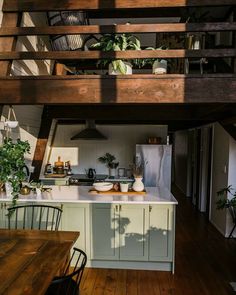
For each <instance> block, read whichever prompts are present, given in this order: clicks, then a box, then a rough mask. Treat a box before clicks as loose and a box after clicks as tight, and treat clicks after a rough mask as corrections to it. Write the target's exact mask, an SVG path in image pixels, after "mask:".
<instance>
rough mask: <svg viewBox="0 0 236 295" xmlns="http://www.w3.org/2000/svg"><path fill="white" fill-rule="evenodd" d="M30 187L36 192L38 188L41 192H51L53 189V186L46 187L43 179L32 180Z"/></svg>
mask: <svg viewBox="0 0 236 295" xmlns="http://www.w3.org/2000/svg"><path fill="white" fill-rule="evenodd" d="M30 188H31V190H32V191H33V192H34V193H36V189H39V190H40V191H41V192H49V191H50V190H51V188H48V187H44V185H43V183H41V181H31V182H30Z"/></svg>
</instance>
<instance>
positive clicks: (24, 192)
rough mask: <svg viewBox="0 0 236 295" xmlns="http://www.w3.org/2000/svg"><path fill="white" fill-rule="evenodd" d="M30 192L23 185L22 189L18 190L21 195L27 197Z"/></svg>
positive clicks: (27, 187) (28, 188)
mask: <svg viewBox="0 0 236 295" xmlns="http://www.w3.org/2000/svg"><path fill="white" fill-rule="evenodd" d="M30 192H31V188H30V187H29V186H27V185H23V186H22V188H21V189H20V194H21V195H29V194H30Z"/></svg>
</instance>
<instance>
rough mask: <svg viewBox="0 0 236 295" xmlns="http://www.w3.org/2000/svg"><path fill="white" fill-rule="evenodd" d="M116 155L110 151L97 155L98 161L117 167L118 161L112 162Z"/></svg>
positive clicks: (109, 166)
mask: <svg viewBox="0 0 236 295" xmlns="http://www.w3.org/2000/svg"><path fill="white" fill-rule="evenodd" d="M115 160H116V157H115V156H114V155H112V154H110V153H106V154H105V155H104V156H102V157H99V158H98V161H99V162H101V163H103V164H105V165H106V166H107V167H108V168H117V167H118V165H119V162H114V161H115Z"/></svg>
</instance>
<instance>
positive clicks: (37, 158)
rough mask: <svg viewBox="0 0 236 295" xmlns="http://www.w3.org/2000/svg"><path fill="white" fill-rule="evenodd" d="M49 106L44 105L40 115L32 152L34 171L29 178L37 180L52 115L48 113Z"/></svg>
mask: <svg viewBox="0 0 236 295" xmlns="http://www.w3.org/2000/svg"><path fill="white" fill-rule="evenodd" d="M48 108H49V107H47V106H44V109H43V113H42V117H41V126H40V130H39V135H38V139H37V143H36V148H35V152H34V158H33V162H32V166H33V167H35V168H34V173H32V174H31V177H30V178H31V179H30V180H38V179H39V176H40V171H41V167H42V163H43V158H44V154H45V151H46V147H47V142H48V137H49V133H50V129H51V125H52V117H51V115H50V113H49V109H48Z"/></svg>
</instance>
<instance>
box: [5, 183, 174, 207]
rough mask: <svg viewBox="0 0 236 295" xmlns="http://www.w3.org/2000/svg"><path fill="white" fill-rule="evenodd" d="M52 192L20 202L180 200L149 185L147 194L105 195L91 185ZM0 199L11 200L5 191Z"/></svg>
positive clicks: (158, 201) (163, 190)
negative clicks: (96, 191) (95, 190)
mask: <svg viewBox="0 0 236 295" xmlns="http://www.w3.org/2000/svg"><path fill="white" fill-rule="evenodd" d="M47 187H50V188H52V190H51V191H50V192H44V193H42V194H41V196H37V195H36V194H34V193H31V194H30V195H20V197H19V200H18V201H19V202H25V201H35V202H47V203H56V202H60V203H126V204H173V205H177V204H178V202H177V200H176V199H175V198H174V196H173V195H172V194H171V192H170V191H169V190H168V189H167V188H160V187H147V188H146V191H147V194H145V195H123V194H121V195H112V194H111V195H107V194H106V195H104V194H91V193H89V192H88V191H89V189H91V187H89V186H56V185H53V186H47ZM0 201H4V202H10V201H11V200H10V199H9V198H7V197H6V194H5V193H0Z"/></svg>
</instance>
